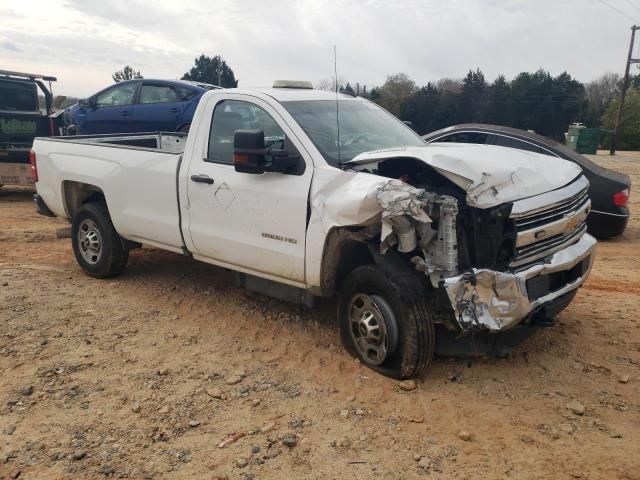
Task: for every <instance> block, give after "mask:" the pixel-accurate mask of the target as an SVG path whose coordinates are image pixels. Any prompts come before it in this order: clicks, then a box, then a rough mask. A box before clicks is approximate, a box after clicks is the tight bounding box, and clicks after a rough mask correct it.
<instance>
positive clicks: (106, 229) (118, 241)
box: [71, 203, 129, 278]
mask: <svg viewBox="0 0 640 480" xmlns="http://www.w3.org/2000/svg"><path fill="white" fill-rule="evenodd" d="M81 229H82V230H83V232H81ZM89 230H90V233H91V234H93V235H94V238H98V241H97V242H96V244H99V245H100V249H99V252H97V251H95V252H89V249H87V248H86V247H85V244H84V243H83V241H82V240H81V237H82V235H85V240H86V233H87V232H88V231H89ZM71 243H72V245H73V253H74V255H75V256H76V261H77V262H78V264H79V265H80V266H81V267H82V269H83V270H84V271H85V273H87V275H90V276H92V277H95V278H109V277H113V276H115V275H118V274H119V273H121V272H122V270H124V267H125V266H126V265H127V261H128V260H129V251H128V250H127V249H125V248H124V245H123V244H122V238H121V237H120V235H118V232H116V229H115V228H114V227H113V223H111V218H110V217H109V212H108V211H107V207H106V205H105V204H103V203H87V204H85V205H83V206H82V207H80V209H78V211H77V212H76V214H75V216H74V217H73V223H72V224H71ZM91 253H94V255H91Z"/></svg>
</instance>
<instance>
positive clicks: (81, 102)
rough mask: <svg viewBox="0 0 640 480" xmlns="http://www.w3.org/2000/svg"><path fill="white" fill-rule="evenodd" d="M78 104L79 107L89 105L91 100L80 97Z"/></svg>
mask: <svg viewBox="0 0 640 480" xmlns="http://www.w3.org/2000/svg"><path fill="white" fill-rule="evenodd" d="M78 105H80V106H81V107H91V105H92V102H91V99H89V98H81V99H80V100H78Z"/></svg>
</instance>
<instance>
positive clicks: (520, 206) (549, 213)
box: [510, 176, 591, 267]
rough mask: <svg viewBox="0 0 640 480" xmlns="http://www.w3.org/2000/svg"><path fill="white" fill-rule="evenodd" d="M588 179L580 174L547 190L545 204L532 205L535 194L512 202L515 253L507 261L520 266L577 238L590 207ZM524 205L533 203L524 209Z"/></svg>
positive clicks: (584, 224) (567, 244)
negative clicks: (573, 180)
mask: <svg viewBox="0 0 640 480" xmlns="http://www.w3.org/2000/svg"><path fill="white" fill-rule="evenodd" d="M588 186H589V183H588V181H587V180H586V178H584V177H583V176H581V177H580V178H579V179H578V180H576V181H575V182H573V183H571V184H569V185H568V186H566V187H564V188H561V189H559V190H555V191H554V192H549V193H547V194H544V195H545V200H546V201H547V202H549V203H548V204H547V206H546V207H545V206H542V205H539V201H538V205H536V200H535V197H534V198H533V199H525V200H523V201H520V202H515V203H514V208H513V212H514V213H512V215H511V218H513V220H514V221H515V224H516V232H517V236H516V256H515V258H514V259H513V261H512V262H511V263H510V266H512V267H520V266H522V265H527V264H529V263H531V262H534V261H536V260H539V259H541V258H544V257H546V256H548V255H551V254H553V253H555V252H557V251H559V250H562V249H563V248H566V247H568V246H569V245H571V244H573V243H575V242H577V241H578V240H579V239H580V237H582V235H583V234H584V233H585V232H586V230H587V226H586V219H587V215H588V214H589V211H590V209H591V200H589V196H588V192H587V189H588ZM527 206H534V207H535V208H531V209H530V210H528V211H527V210H526V207H527Z"/></svg>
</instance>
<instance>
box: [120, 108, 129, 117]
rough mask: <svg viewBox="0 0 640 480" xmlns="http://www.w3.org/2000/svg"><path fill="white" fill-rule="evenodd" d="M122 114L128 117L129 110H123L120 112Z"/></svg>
mask: <svg viewBox="0 0 640 480" xmlns="http://www.w3.org/2000/svg"><path fill="white" fill-rule="evenodd" d="M120 115H122V116H123V117H126V116H128V115H129V110H123V111H121V112H120Z"/></svg>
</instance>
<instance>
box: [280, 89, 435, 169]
mask: <svg viewBox="0 0 640 480" xmlns="http://www.w3.org/2000/svg"><path fill="white" fill-rule="evenodd" d="M282 105H284V108H286V109H287V111H288V112H289V113H290V114H291V116H292V117H293V118H294V119H295V120H296V121H297V122H298V124H299V125H300V126H301V127H302V129H303V130H304V131H305V132H306V134H307V135H308V136H309V138H310V139H311V141H312V142H313V143H314V144H315V146H316V147H317V148H318V150H320V153H322V156H323V157H324V158H325V160H326V161H327V162H328V163H329V164H331V165H333V166H337V165H339V164H340V163H344V162H347V161H349V160H351V159H352V158H353V157H355V156H357V155H359V154H361V153H363V152H368V151H370V150H379V149H384V148H393V147H416V146H421V145H424V142H423V141H422V139H421V138H420V137H419V136H418V135H416V134H415V133H414V132H413V131H412V130H411V129H409V128H408V127H407V126H406V125H404V124H403V123H402V122H400V121H399V120H398V119H397V118H395V117H394V116H392V115H391V114H389V113H387V112H386V111H384V110H383V109H381V108H380V107H378V106H377V105H376V104H374V103H371V102H369V101H366V100H362V99H356V100H346V101H345V100H342V101H340V102H339V103H338V112H339V116H338V118H339V120H340V142H338V126H337V122H336V102H335V100H306V101H295V102H282Z"/></svg>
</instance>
